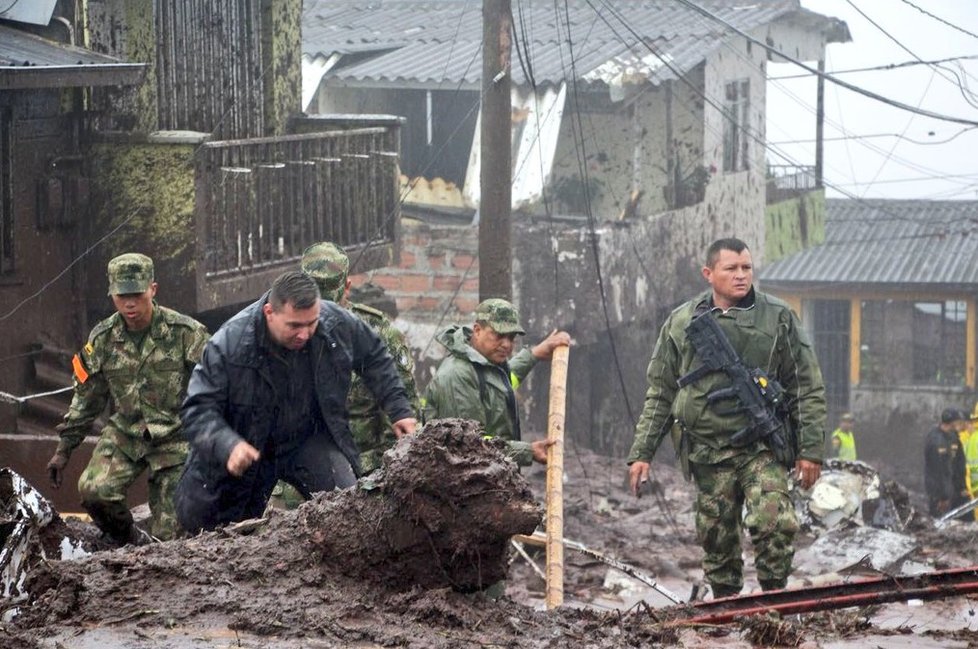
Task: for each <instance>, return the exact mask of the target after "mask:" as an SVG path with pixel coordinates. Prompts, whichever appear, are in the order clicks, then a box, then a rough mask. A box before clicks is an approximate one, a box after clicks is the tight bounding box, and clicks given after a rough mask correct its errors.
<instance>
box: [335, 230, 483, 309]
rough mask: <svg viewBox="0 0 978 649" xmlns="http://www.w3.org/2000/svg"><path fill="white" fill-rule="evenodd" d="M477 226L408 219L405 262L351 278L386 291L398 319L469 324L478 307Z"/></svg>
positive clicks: (403, 250) (403, 237)
mask: <svg viewBox="0 0 978 649" xmlns="http://www.w3.org/2000/svg"><path fill="white" fill-rule="evenodd" d="M478 237H479V231H478V227H477V226H472V225H468V224H467V223H466V224H464V225H463V224H433V223H426V222H423V221H419V220H416V219H411V218H405V219H404V220H403V221H402V224H401V263H400V264H399V265H398V266H396V267H388V268H380V269H378V270H374V271H370V272H367V273H361V274H358V275H353V276H352V277H351V279H352V280H353V284H354V286H357V285H360V284H363V283H365V282H368V281H369V282H372V283H373V284H375V285H377V286H379V287H381V288H383V289H384V292H385V293H387V295H388V296H390V297H392V298H393V299H394V300H395V301H396V302H397V311H398V317H399V318H401V319H403V320H407V321H411V322H419V323H428V324H431V323H437V322H438V321H442V322H444V323H452V322H456V321H462V322H467V321H468V319H469V318H471V316H472V312H473V311H475V307H476V305H478V303H479V261H478V259H477V258H476V254H477V251H478V247H479V241H478ZM460 285H461V286H460Z"/></svg>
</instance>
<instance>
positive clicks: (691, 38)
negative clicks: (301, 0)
mask: <svg viewBox="0 0 978 649" xmlns="http://www.w3.org/2000/svg"><path fill="white" fill-rule="evenodd" d="M700 4H701V5H703V6H705V7H706V8H707V9H709V10H710V11H712V12H713V13H715V14H717V15H718V16H720V17H722V18H723V19H724V20H726V21H728V22H730V23H731V24H733V25H734V26H736V27H737V28H739V29H742V30H751V29H754V28H756V27H758V26H760V25H764V24H766V23H769V22H772V21H774V20H776V19H778V18H779V17H782V16H786V15H788V14H794V15H804V16H806V18H807V19H808V20H818V19H821V20H823V21H824V29H825V31H826V33H827V34H828V33H830V32H832V33H834V32H833V30H837V29H838V26H839V25H840V24H841V23H840V22H839V21H837V20H835V19H830V18H825V17H822V16H819V15H818V14H812V13H811V12H807V11H805V10H803V9H801V8H800V5H799V3H798V1H797V0H764V1H763V2H760V1H755V2H752V3H746V2H744V1H743V0H739V1H734V0H705V1H702V2H700ZM520 7H522V11H521V10H520ZM554 7H555V5H554V3H553V2H552V1H551V0H523V2H521V3H514V5H513V20H514V22H515V28H516V29H517V30H518V31H520V32H524V31H525V33H526V37H527V38H526V40H527V41H528V42H529V43H530V45H529V50H530V52H529V58H530V61H531V62H532V66H533V77H534V79H535V80H536V81H537V83H553V84H556V83H559V82H561V81H563V80H565V79H567V78H568V77H569V76H570V73H571V71H570V47H569V45H568V28H567V25H568V23H569V24H570V39H569V40H570V41H571V42H572V43H573V52H574V62H575V65H574V68H575V70H576V71H577V76H578V77H579V78H582V79H583V78H586V75H587V74H588V73H589V72H593V71H595V70H597V69H598V68H599V67H600V66H602V65H603V64H606V63H607V62H609V61H613V60H614V59H615V58H616V57H621V58H623V59H624V60H625V61H626V62H627V61H628V60H629V58H631V59H632V60H634V59H636V58H637V59H639V60H646V61H649V59H648V58H647V57H649V55H650V52H649V47H652V48H654V49H655V50H656V52H657V53H658V54H660V55H661V56H662V57H664V58H666V59H667V60H668V61H669V64H670V66H671V67H673V68H675V69H676V70H677V71H679V72H680V73H684V72H686V71H688V70H689V69H691V68H692V67H694V66H695V65H697V64H698V63H699V62H700V61H702V60H703V59H704V58H705V57H706V55H707V54H709V53H710V52H711V51H712V50H714V49H715V48H717V47H719V45H720V43H721V42H722V41H723V39H725V38H727V37H728V36H729V34H728V33H727V32H726V31H725V28H724V27H723V26H722V25H720V24H719V23H717V22H716V21H713V20H710V19H707V18H705V17H703V16H701V15H700V14H698V13H696V12H695V11H693V10H691V9H689V8H687V7H685V6H684V5H682V4H680V3H679V2H676V1H675V0H613V1H612V0H567V2H566V5H565V3H559V11H558V12H556V13H555V9H554ZM565 7H566V13H565ZM626 25H627V26H626ZM302 27H303V37H302V40H303V53H304V54H305V55H306V56H309V57H315V56H317V55H320V56H328V55H329V54H332V53H334V52H338V53H344V54H347V53H350V54H352V53H358V54H361V57H360V58H358V59H356V62H354V63H352V64H350V65H346V66H344V65H342V62H341V65H340V66H338V67H337V68H335V69H334V70H332V71H331V72H330V73H329V74H328V75H327V77H326V78H327V79H335V80H337V81H339V82H347V83H383V84H390V85H398V84H404V85H408V84H411V83H416V84H423V83H431V82H435V83H441V82H448V83H453V84H459V83H461V84H476V83H478V82H479V80H480V78H481V76H482V60H481V55H480V51H481V46H482V12H481V3H479V2H476V1H475V0H444V1H442V2H424V1H413V0H372V1H370V0H306V2H305V7H304V9H303V22H302ZM636 35H637V36H636ZM639 37H640V38H641V40H639ZM391 47H397V48H398V49H396V50H394V51H392V52H388V53H386V54H381V55H379V56H375V57H368V58H365V59H364V58H363V57H362V53H363V52H365V51H369V50H371V49H375V50H381V49H389V48H391ZM629 54H631V57H629ZM650 62H651V61H650ZM660 63H661V62H660ZM652 67H655V68H656V70H655V72H653V73H652V74H651V76H649V79H650V80H651V81H652V82H653V83H658V82H660V81H662V80H664V79H669V78H674V76H675V73H674V72H673V71H672V70H670V69H669V67H667V66H661V67H660V66H658V65H654V66H652ZM512 68H513V79H514V81H515V82H516V83H519V84H523V83H525V82H526V79H525V75H524V73H523V70H522V68H521V66H520V62H519V59H518V57H517V53H516V52H515V51H514V52H513V64H512ZM643 71H644V72H648V70H643Z"/></svg>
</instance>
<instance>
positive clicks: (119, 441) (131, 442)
mask: <svg viewBox="0 0 978 649" xmlns="http://www.w3.org/2000/svg"><path fill="white" fill-rule="evenodd" d="M186 457H187V442H185V441H183V440H182V439H181V438H180V437H179V436H177V439H175V440H173V441H164V442H148V441H145V440H140V439H134V438H133V437H131V436H128V435H125V434H123V433H121V432H119V431H117V430H115V429H114V428H113V427H112V426H111V425H109V426H106V427H105V429H103V431H102V435H101V437H100V438H99V440H98V443H97V444H96V445H95V450H94V451H93V452H92V459H91V461H90V462H89V463H88V466H87V467H85V470H84V471H83V472H82V474H81V478H79V480H78V493H79V494H80V495H81V498H82V506H83V507H84V508H85V510H86V511H87V512H88V513H89V515H90V516H91V517H92V521H93V522H94V523H95V524H96V525H98V527H99V529H101V530H102V531H103V532H105V533H106V534H108V535H109V536H111V537H113V538H114V539H116V540H119V541H122V542H124V541H125V540H126V538H127V537H128V533H129V530H130V529H131V527H132V524H133V520H132V514H131V513H130V512H129V506H128V504H127V502H126V493H127V492H128V491H129V488H130V487H131V486H132V484H133V483H134V482H135V481H136V479H137V478H139V476H140V474H141V473H142V472H143V471H145V470H147V469H148V470H149V510H150V513H151V515H152V518H151V524H150V525H151V527H150V533H151V534H152V535H153V536H155V537H156V538H158V539H160V540H163V541H167V540H170V539H173V538H176V537H177V536H179V535H180V534H181V532H182V531H181V529H180V525H179V524H178V523H177V517H176V512H175V509H174V504H173V496H174V493H175V492H176V488H177V482H179V480H180V474H181V473H182V472H183V463H184V461H185V460H186Z"/></svg>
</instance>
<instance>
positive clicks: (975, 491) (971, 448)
mask: <svg viewBox="0 0 978 649" xmlns="http://www.w3.org/2000/svg"><path fill="white" fill-rule="evenodd" d="M960 437H961V440H962V443H963V444H964V462H965V465H966V466H967V471H966V474H965V478H966V480H965V483H966V484H967V487H968V496H969V498H970V499H971V500H974V499H975V498H978V403H975V407H974V410H972V411H971V416H970V417H969V418H968V427H967V432H966V433H964V434H962V435H961V436H960ZM962 520H971V521H973V520H978V509H975V510H974V511H972V512H969V513H967V514H966V515H964V516H962Z"/></svg>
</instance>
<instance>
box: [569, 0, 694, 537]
mask: <svg viewBox="0 0 978 649" xmlns="http://www.w3.org/2000/svg"><path fill="white" fill-rule="evenodd" d="M554 14H555V18H556V19H557V20H556V25H557V29H558V41H559V30H560V13H559V8H558V6H557V0H554ZM564 20H565V21H566V22H565V25H566V29H567V48H568V52H569V55H570V72H571V74H570V79H571V88H572V90H573V95H574V111H573V114H574V118H572V122H571V132H572V135H573V136H574V149H575V151H576V153H577V164H578V172H579V173H580V174H581V180H582V182H583V189H584V207H585V213H586V216H587V225H588V231H589V234H590V237H589V238H590V244H591V246H590V247H591V254H592V257H593V259H594V269H595V275H596V278H597V283H598V294H599V295H600V297H601V310H602V314H603V316H604V322H605V329H606V331H607V332H608V343H609V346H610V348H611V356H612V358H613V359H614V364H615V371H616V373H617V375H618V382H619V385H620V386H621V394H622V398H623V399H624V401H625V411H626V412H627V413H628V418H629V420H630V421H631V423H632V426H633V427H634V426H636V425H637V420H636V418H635V413H634V411H633V410H632V405H631V401H630V399H629V398H628V389H627V388H628V386H627V385H626V382H625V373H624V371H623V369H622V366H621V359H620V358H619V355H618V346H617V344H616V342H615V337H614V334H613V333H612V328H611V315H610V313H609V311H608V296H607V294H606V292H605V288H604V275H603V272H602V270H601V252H600V250H599V249H598V235H597V227H596V225H595V219H594V212H593V210H592V209H591V187H590V186H591V183H590V178H589V174H588V165H587V151H586V150H585V147H584V124H583V122H582V120H581V110H580V106H581V104H580V100H579V94H578V87H577V79H578V76H577V65H576V61H575V58H574V39H573V33H572V29H571V25H572V24H573V23H572V22H571V18H570V8H569V6H568V0H564ZM596 22H597V18H595V23H596ZM595 23H592V24H591V27H592V28H593V27H594V24H595ZM588 33H589V34H590V31H589V32H588ZM558 51H561V52H562V49H561V48H558ZM561 69H562V70H563V73H564V81H565V83H566V80H567V69H566V67H564V64H563V54H561ZM654 491H655V490H654ZM655 497H656V502H657V504H658V505H659V508H660V509H661V510H662V512H663V514H664V515H665V517H666V520H667V521H668V522H669V523H670V524H671V525H672V527H673V529H674V530H675V531H676V532H678V531H679V526H678V523H677V522H676V518H675V515H674V514H673V511H672V507H670V505H669V503H668V501H666V500H665V498H664V497H663V496H662V494H660V493H659V492H658V491H655Z"/></svg>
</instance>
